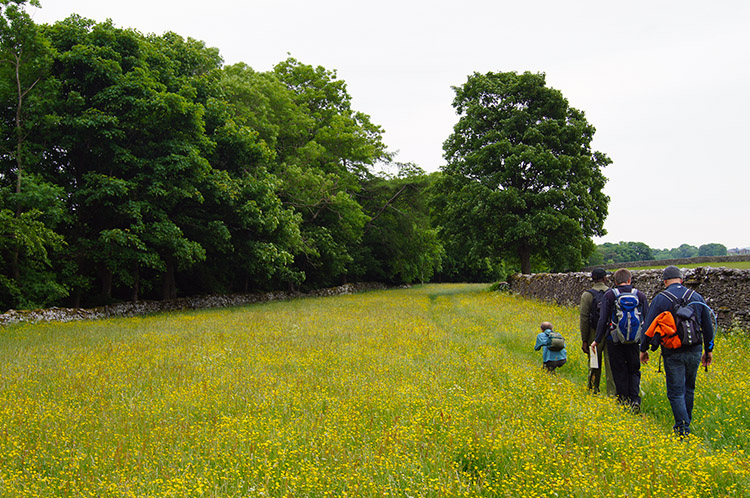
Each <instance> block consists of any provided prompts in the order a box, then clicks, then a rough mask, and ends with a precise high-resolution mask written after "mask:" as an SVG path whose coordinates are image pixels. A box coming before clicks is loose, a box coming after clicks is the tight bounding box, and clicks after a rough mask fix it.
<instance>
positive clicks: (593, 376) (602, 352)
mask: <svg viewBox="0 0 750 498" xmlns="http://www.w3.org/2000/svg"><path fill="white" fill-rule="evenodd" d="M600 346H601V347H598V348H597V350H596V354H597V356H598V357H599V368H589V378H588V387H589V390H590V391H593V392H594V393H598V392H599V384H600V382H601V378H602V371H603V372H604V377H605V378H606V379H607V380H606V382H607V394H608V395H609V396H616V395H617V389H616V388H615V381H614V379H613V378H612V367H611V366H610V364H609V349H607V341H604V342H603V343H602V344H601V345H600ZM589 354H591V352H590V351H589ZM602 360H603V361H602Z"/></svg>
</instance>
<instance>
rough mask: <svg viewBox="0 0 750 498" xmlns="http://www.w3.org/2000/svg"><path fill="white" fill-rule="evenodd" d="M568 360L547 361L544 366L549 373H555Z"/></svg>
mask: <svg viewBox="0 0 750 498" xmlns="http://www.w3.org/2000/svg"><path fill="white" fill-rule="evenodd" d="M567 361H568V360H567V359H562V360H550V361H545V362H544V364H543V365H542V366H543V367H544V368H545V369H546V370H547V371H549V372H554V371H555V369H556V368H557V367H561V366H563V365H565V363H566V362H567Z"/></svg>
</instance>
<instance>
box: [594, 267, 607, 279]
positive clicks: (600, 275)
mask: <svg viewBox="0 0 750 498" xmlns="http://www.w3.org/2000/svg"><path fill="white" fill-rule="evenodd" d="M606 278H607V270H605V269H604V268H594V271H592V272H591V280H593V281H594V282H604V279H606Z"/></svg>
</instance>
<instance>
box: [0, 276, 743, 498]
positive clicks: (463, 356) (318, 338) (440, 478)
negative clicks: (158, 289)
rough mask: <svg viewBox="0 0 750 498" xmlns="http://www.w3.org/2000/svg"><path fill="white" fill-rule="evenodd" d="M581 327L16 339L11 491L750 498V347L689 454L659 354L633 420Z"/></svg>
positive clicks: (407, 306) (430, 292)
mask: <svg viewBox="0 0 750 498" xmlns="http://www.w3.org/2000/svg"><path fill="white" fill-rule="evenodd" d="M543 320H550V321H552V322H553V324H554V325H555V328H556V329H557V330H558V331H559V332H561V333H562V334H563V335H564V336H565V337H566V339H567V340H568V355H569V362H568V364H566V365H565V366H564V367H562V369H561V370H560V371H559V373H558V374H557V375H549V374H546V373H544V372H543V371H542V370H541V369H540V365H541V353H539V352H534V351H533V344H534V339H535V336H536V334H537V330H538V323H540V322H541V321H543ZM577 328H578V313H577V310H576V309H572V308H564V307H559V306H552V305H546V304H543V303H540V302H536V301H530V300H525V299H521V298H519V297H514V296H509V295H504V294H499V293H490V292H487V291H486V287H485V286H479V285H427V286H422V287H415V288H412V289H398V290H389V291H378V292H368V293H363V294H358V295H352V296H339V297H331V298H307V299H296V300H291V301H286V302H274V303H265V304H257V305H252V306H246V307H241V308H233V309H224V310H204V311H193V312H185V313H174V314H163V315H155V316H148V317H141V318H130V319H111V320H103V321H92V322H77V323H64V324H63V323H61V324H53V323H47V324H26V325H14V326H10V327H8V328H0V496H2V497H69V496H76V497H78V496H93V497H175V498H177V497H196V498H197V497H202V498H207V497H211V498H214V497H215V498H218V497H238V498H239V497H243V498H247V497H284V496H288V497H308V496H309V497H325V496H335V497H339V496H351V497H360V496H362V497H384V496H391V497H393V496H397V497H407V496H409V497H452V496H461V497H469V496H472V497H473V496H487V497H495V496H508V497H537V496H574V497H588V496H632V497H639V496H647V497H668V496H737V497H741V496H748V495H750V459H748V455H747V452H748V451H750V380H749V379H748V375H747V372H748V370H750V356H749V355H748V354H747V345H746V338H745V337H744V336H740V335H737V336H735V335H722V336H720V337H718V338H717V341H716V343H717V346H716V357H715V361H716V363H715V366H714V367H713V368H711V369H710V371H709V372H704V371H701V372H700V373H699V379H698V390H697V392H696V407H695V419H696V420H695V422H694V436H693V437H692V438H691V439H690V440H688V441H677V440H674V439H672V438H671V436H670V433H671V427H672V423H673V421H672V418H671V412H670V410H669V403H668V401H667V399H666V395H665V392H664V374H663V373H659V372H657V365H656V364H655V363H657V362H656V358H654V361H653V363H652V364H650V365H648V366H646V367H644V368H643V370H642V373H643V381H642V391H643V398H644V401H643V413H642V414H640V415H637V416H636V415H632V414H630V413H626V412H625V411H623V410H622V409H620V408H619V407H618V406H617V405H616V404H615V403H614V401H613V400H611V399H609V398H607V397H606V396H591V395H589V394H588V393H587V391H586V389H585V384H586V367H585V364H584V363H585V361H584V358H585V356H584V355H583V353H582V352H581V351H580V349H579V347H580V341H579V339H577V337H578V332H577Z"/></svg>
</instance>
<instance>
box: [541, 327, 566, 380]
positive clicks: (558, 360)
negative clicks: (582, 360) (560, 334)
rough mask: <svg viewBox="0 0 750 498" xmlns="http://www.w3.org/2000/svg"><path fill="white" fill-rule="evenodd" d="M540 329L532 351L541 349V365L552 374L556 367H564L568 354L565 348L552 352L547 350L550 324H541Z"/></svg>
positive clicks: (550, 331)
mask: <svg viewBox="0 0 750 498" xmlns="http://www.w3.org/2000/svg"><path fill="white" fill-rule="evenodd" d="M540 328H541V329H542V332H541V333H540V334H539V335H537V336H536V344H534V351H539V349H540V348H541V349H542V365H543V367H544V368H545V369H547V370H548V371H549V372H554V371H555V369H556V368H557V367H561V366H563V365H565V362H567V361H568V353H567V351H566V350H565V347H564V346H563V348H562V349H561V350H560V351H553V350H551V349H550V348H549V345H550V342H551V340H552V338H551V337H550V334H551V333H552V324H551V323H550V322H542V324H541V326H540Z"/></svg>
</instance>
